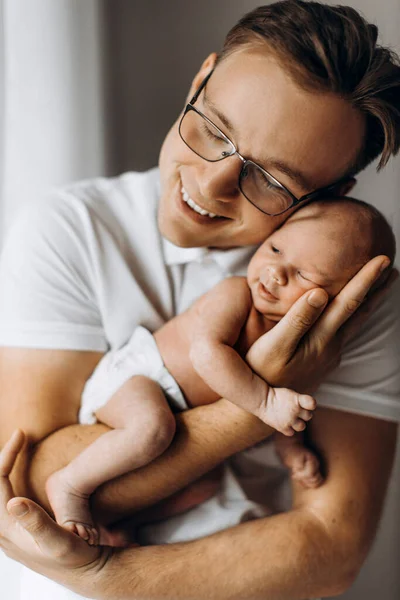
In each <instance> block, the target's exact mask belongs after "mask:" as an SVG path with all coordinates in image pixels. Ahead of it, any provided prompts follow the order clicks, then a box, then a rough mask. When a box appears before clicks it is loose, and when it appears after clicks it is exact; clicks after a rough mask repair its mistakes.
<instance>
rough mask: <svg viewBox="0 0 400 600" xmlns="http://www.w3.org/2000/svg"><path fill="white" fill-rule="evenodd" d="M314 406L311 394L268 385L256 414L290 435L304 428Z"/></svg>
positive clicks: (271, 425)
mask: <svg viewBox="0 0 400 600" xmlns="http://www.w3.org/2000/svg"><path fill="white" fill-rule="evenodd" d="M316 407H317V403H316V401H315V400H314V398H313V397H312V396H307V395H305V394H298V393H297V392H294V391H293V390H289V389H287V388H273V387H270V388H269V391H268V394H267V398H266V399H265V402H264V403H263V404H262V405H261V406H260V408H259V410H258V413H257V416H258V418H259V419H261V420H262V421H264V423H266V424H267V425H269V426H270V427H273V428H274V429H276V430H277V431H280V432H281V433H283V434H284V435H288V436H292V435H293V434H294V433H295V432H296V431H303V430H304V429H305V428H306V424H307V421H309V420H310V419H312V416H313V412H312V411H313V410H315V408H316Z"/></svg>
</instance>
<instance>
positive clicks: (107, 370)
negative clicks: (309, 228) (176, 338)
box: [79, 326, 188, 425]
mask: <svg viewBox="0 0 400 600" xmlns="http://www.w3.org/2000/svg"><path fill="white" fill-rule="evenodd" d="M134 375H145V376H146V377H149V378H150V379H153V381H156V382H157V383H158V384H159V385H160V386H161V388H162V390H163V391H164V394H165V396H166V397H167V399H168V401H169V403H170V405H171V407H172V409H173V410H174V411H175V412H176V411H181V410H186V409H187V408H188V406H187V404H186V401H185V398H184V396H183V394H182V392H181V389H180V387H179V385H178V383H177V382H176V381H175V379H174V378H173V377H172V375H171V373H170V372H169V371H168V369H167V368H166V366H165V365H164V363H163V359H162V357H161V354H160V352H159V350H158V347H157V344H156V341H155V339H154V337H153V335H152V334H151V333H150V331H149V330H148V329H146V328H145V327H141V326H139V327H136V329H135V331H134V332H133V334H132V336H131V338H130V339H129V341H128V343H127V344H125V346H123V347H122V348H118V349H117V350H115V351H114V352H107V354H106V355H105V356H103V358H102V359H101V361H100V362H99V364H98V365H97V367H96V369H95V371H94V373H93V375H92V376H91V377H90V379H89V380H88V381H87V383H86V385H85V388H84V390H83V393H82V401H81V409H80V411H79V422H80V423H82V424H83V425H91V424H93V423H96V415H95V413H96V411H98V410H99V408H100V407H101V406H104V405H105V404H106V403H107V402H108V400H110V398H111V397H112V396H113V395H114V394H115V392H116V391H117V390H118V389H119V388H120V387H122V386H123V385H124V383H126V382H127V381H128V379H130V378H131V377H133V376H134Z"/></svg>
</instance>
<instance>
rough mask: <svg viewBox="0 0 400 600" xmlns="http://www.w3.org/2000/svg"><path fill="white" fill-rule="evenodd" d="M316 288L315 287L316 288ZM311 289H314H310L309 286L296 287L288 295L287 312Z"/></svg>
mask: <svg viewBox="0 0 400 600" xmlns="http://www.w3.org/2000/svg"><path fill="white" fill-rule="evenodd" d="M314 287H315V286H314ZM309 289H312V288H311V287H310V288H309V287H308V286H307V287H306V286H305V287H300V286H296V287H294V288H293V289H292V290H291V291H290V294H288V297H287V299H286V300H287V302H286V304H287V307H286V310H289V308H290V307H291V306H293V304H294V303H295V302H296V300H298V299H299V298H301V296H302V295H303V294H305V293H306V292H307V291H308V290H309Z"/></svg>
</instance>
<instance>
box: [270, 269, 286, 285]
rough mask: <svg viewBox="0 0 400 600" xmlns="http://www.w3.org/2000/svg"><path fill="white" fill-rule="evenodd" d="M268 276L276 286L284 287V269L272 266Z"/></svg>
mask: <svg viewBox="0 0 400 600" xmlns="http://www.w3.org/2000/svg"><path fill="white" fill-rule="evenodd" d="M269 276H270V277H271V279H272V280H273V281H276V283H277V284H278V285H285V283H286V282H287V277H286V272H285V269H284V268H283V267H282V266H280V265H272V266H270V267H269Z"/></svg>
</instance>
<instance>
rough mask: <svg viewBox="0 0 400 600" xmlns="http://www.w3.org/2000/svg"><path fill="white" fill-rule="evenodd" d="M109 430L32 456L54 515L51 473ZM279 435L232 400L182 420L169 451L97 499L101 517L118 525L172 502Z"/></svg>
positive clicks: (60, 439)
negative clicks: (213, 471) (224, 465)
mask: <svg viewBox="0 0 400 600" xmlns="http://www.w3.org/2000/svg"><path fill="white" fill-rule="evenodd" d="M106 431H107V428H106V427H105V426H104V425H101V424H98V425H92V426H82V425H72V426H70V427H66V428H64V429H60V430H59V431H57V432H55V433H54V434H52V435H51V436H49V437H48V438H46V439H45V440H43V442H41V443H40V444H39V445H38V446H37V448H36V449H35V451H34V452H33V455H32V460H31V465H30V474H29V481H30V485H31V488H32V492H33V496H34V498H35V499H37V500H38V501H39V503H40V504H42V506H44V507H45V508H46V509H49V508H50V507H49V504H48V500H47V496H46V492H45V483H46V480H47V478H48V477H49V475H50V474H51V473H53V472H54V471H56V470H57V469H59V468H61V467H63V466H64V465H65V464H67V463H68V462H70V461H71V460H72V459H73V458H74V456H76V455H77V454H78V453H79V452H81V451H82V450H83V449H84V448H85V447H86V446H88V445H89V444H90V443H92V442H93V441H94V440H95V439H96V438H97V437H98V436H99V435H101V434H103V433H105V432H106ZM272 433H273V430H272V429H270V428H269V427H267V426H266V425H264V424H263V423H261V421H259V420H258V419H256V418H255V417H253V416H252V415H250V414H248V413H246V412H245V411H242V410H241V409H239V408H237V407H235V406H234V405H233V404H231V403H230V402H227V401H226V400H221V401H219V402H216V403H215V404H211V405H209V406H204V407H198V408H195V409H192V410H190V411H187V412H184V413H181V414H179V415H177V433H176V435H175V438H174V440H173V442H172V444H171V446H170V447H169V448H168V450H167V451H166V452H165V453H164V454H163V455H162V456H160V457H159V458H158V459H157V460H155V461H153V462H152V463H151V464H149V465H147V466H146V467H144V468H142V469H140V470H138V471H136V472H132V473H129V474H127V475H125V476H122V477H120V478H118V479H116V480H113V481H111V482H108V483H106V484H104V485H103V486H102V487H101V488H99V489H98V490H97V491H96V492H95V494H94V497H93V503H92V504H93V509H94V511H95V514H96V515H97V517H100V518H101V519H102V520H103V521H105V522H113V521H115V520H117V519H119V518H123V517H126V516H128V515H131V514H132V513H133V512H136V511H138V510H141V509H142V508H145V507H147V506H150V505H153V504H155V503H156V502H158V501H160V500H162V499H163V498H166V497H167V496H170V495H171V494H173V493H174V492H176V491H177V490H180V489H182V488H183V487H185V486H186V485H188V484H189V483H191V482H192V481H194V480H195V479H197V478H198V477H200V476H201V475H203V474H204V473H206V472H208V471H210V470H211V469H213V468H214V467H215V466H216V465H218V464H219V463H221V462H222V461H223V460H225V459H226V458H228V457H229V456H231V455H232V454H235V453H236V452H239V451H241V450H243V449H245V448H248V447H249V446H252V445H253V444H255V443H257V442H259V441H261V440H262V439H264V438H266V437H267V436H268V435H271V434H272Z"/></svg>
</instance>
